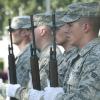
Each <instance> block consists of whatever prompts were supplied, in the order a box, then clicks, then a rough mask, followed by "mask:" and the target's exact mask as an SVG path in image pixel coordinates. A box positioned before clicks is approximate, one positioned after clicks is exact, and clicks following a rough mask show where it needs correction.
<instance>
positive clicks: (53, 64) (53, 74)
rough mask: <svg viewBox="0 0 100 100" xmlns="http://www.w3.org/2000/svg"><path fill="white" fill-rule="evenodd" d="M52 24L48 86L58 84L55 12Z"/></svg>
mask: <svg viewBox="0 0 100 100" xmlns="http://www.w3.org/2000/svg"><path fill="white" fill-rule="evenodd" d="M52 24H53V48H52V47H51V48H50V61H49V77H50V86H51V87H57V86H58V72H57V59H56V38H55V35H56V32H55V31H56V24H55V12H53V13H52Z"/></svg>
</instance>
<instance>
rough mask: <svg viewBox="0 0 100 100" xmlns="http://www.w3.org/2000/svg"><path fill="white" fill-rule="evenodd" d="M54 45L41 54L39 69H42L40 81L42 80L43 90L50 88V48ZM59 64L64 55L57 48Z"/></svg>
mask: <svg viewBox="0 0 100 100" xmlns="http://www.w3.org/2000/svg"><path fill="white" fill-rule="evenodd" d="M51 46H52V45H49V46H47V47H46V48H45V49H44V50H43V51H41V53H40V56H39V57H40V58H39V68H40V80H41V89H44V88H45V87H47V86H49V85H50V83H49V60H50V47H51ZM56 53H57V62H59V57H60V56H61V55H62V53H61V50H60V49H59V48H58V47H57V48H56Z"/></svg>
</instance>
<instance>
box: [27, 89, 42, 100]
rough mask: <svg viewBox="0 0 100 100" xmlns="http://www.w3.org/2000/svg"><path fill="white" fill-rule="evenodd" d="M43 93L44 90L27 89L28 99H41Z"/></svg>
mask: <svg viewBox="0 0 100 100" xmlns="http://www.w3.org/2000/svg"><path fill="white" fill-rule="evenodd" d="M43 95H44V91H39V90H35V89H29V91H28V100H41V98H43Z"/></svg>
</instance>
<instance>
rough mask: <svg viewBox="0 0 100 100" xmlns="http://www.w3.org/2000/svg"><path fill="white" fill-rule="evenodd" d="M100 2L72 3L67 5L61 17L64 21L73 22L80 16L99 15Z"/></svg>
mask: <svg viewBox="0 0 100 100" xmlns="http://www.w3.org/2000/svg"><path fill="white" fill-rule="evenodd" d="M99 16H100V3H99V2H91V3H81V2H79V3H73V4H70V5H68V8H67V13H66V14H65V15H64V17H63V18H62V20H63V21H65V22H73V21H76V20H78V19H79V18H81V17H99Z"/></svg>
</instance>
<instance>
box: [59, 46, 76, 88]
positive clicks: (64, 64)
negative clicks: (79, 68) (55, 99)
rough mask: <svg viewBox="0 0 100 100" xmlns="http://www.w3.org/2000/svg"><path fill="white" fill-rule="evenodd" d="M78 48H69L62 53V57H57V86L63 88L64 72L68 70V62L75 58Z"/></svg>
mask: <svg viewBox="0 0 100 100" xmlns="http://www.w3.org/2000/svg"><path fill="white" fill-rule="evenodd" d="M77 52H78V48H76V47H71V48H69V49H68V50H67V51H64V53H63V56H61V57H59V59H60V60H59V63H58V73H59V74H58V79H59V86H61V87H62V86H63V84H64V83H63V81H64V76H65V73H66V71H67V70H68V68H69V63H71V61H70V62H69V63H68V61H69V60H70V59H74V58H75V57H76V56H77Z"/></svg>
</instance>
